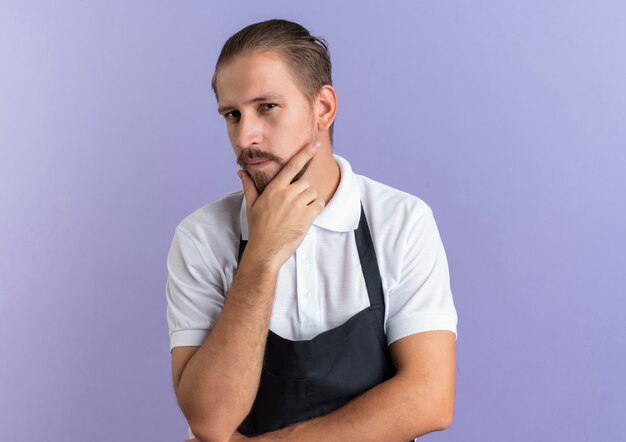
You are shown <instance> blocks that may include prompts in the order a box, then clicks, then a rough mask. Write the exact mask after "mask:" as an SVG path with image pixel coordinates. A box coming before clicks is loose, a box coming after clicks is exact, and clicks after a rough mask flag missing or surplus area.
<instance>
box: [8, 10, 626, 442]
mask: <svg viewBox="0 0 626 442" xmlns="http://www.w3.org/2000/svg"><path fill="white" fill-rule="evenodd" d="M272 17H284V18H288V19H292V20H295V21H299V22H301V23H302V24H303V25H305V26H307V27H308V28H309V29H310V30H311V31H312V32H313V33H314V34H316V35H321V36H324V37H325V38H327V40H328V41H329V43H330V49H331V53H332V58H333V64H334V84H335V86H336V89H337V91H338V94H339V100H340V105H339V113H338V117H337V122H336V138H335V150H336V152H337V153H338V154H340V155H342V156H345V157H346V158H348V159H349V160H350V161H351V162H352V165H353V168H354V170H355V171H356V172H357V173H361V174H364V175H367V176H370V177H372V178H374V179H377V180H379V181H383V182H385V183H387V184H390V185H392V186H394V187H397V188H400V189H402V190H405V191H408V192H410V193H413V194H416V195H418V196H420V197H421V198H422V199H424V200H425V201H426V202H427V203H428V204H429V205H430V206H431V207H432V208H433V211H434V213H435V218H436V219H437V222H438V225H439V229H440V232H441V235H442V239H443V241H444V244H445V247H446V250H447V254H448V259H449V263H450V271H451V278H452V290H453V293H454V296H455V303H456V306H457V310H458V314H459V328H458V330H459V339H458V342H457V345H458V379H457V382H458V383H457V401H456V410H455V411H456V413H455V420H454V423H453V425H452V427H451V428H450V429H449V430H447V431H445V432H441V433H436V434H432V435H429V436H426V437H424V440H433V441H435V440H437V441H494V442H495V441H524V442H527V441H572V442H577V441H613V440H623V438H624V437H626V423H625V421H624V410H625V409H626V399H625V398H626V382H624V379H623V375H624V373H626V356H625V355H624V346H625V342H626V340H625V322H626V321H625V320H626V315H625V314H624V309H625V308H626V297H625V296H624V295H625V294H626V293H625V290H624V287H625V285H626V277H625V274H626V271H625V264H626V262H625V261H626V260H625V258H624V256H625V254H624V247H625V246H626V244H625V243H626V241H624V240H625V234H624V226H626V209H625V207H624V206H625V204H624V202H625V201H626V195H625V193H626V178H625V170H626V151H625V150H626V57H625V54H626V5H625V4H624V3H623V2H621V1H618V0H615V1H598V2H589V1H587V2H583V1H571V0H568V1H549V2H546V1H545V0H544V1H538V0H537V1H523V2H512V1H496V0H494V1H475V2H450V1H429V2H426V1H422V2H408V1H407V2H404V3H402V2H373V3H372V2H369V3H367V4H366V3H362V4H359V9H355V6H354V4H349V3H348V2H345V3H343V4H341V3H338V2H330V1H316V2H308V3H306V4H304V3H297V2H289V1H266V2H236V3H231V2H200V1H184V2H174V1H132V2H125V1H111V2H109V1H107V2H105V1H100V2H94V1H89V2H82V1H56V2H29V1H17V0H10V1H7V0H2V2H1V3H0V211H1V214H2V215H1V217H0V244H1V247H0V271H1V274H0V302H1V304H0V331H1V333H0V348H1V349H2V357H1V362H0V416H2V417H1V418H0V438H1V439H2V440H47V441H85V440H89V441H182V440H184V439H185V436H186V422H185V421H184V418H183V416H182V414H181V413H180V411H179V409H178V407H177V404H176V400H175V397H174V394H173V391H172V387H171V380H170V376H171V375H170V354H169V348H168V345H169V338H168V330H167V323H166V316H165V308H166V301H165V288H164V287H165V280H166V269H165V258H166V254H167V250H168V248H169V245H170V241H171V238H172V235H173V233H174V228H175V226H176V224H177V223H178V222H179V221H180V220H181V219H182V218H183V217H184V216H186V215H187V214H188V213H190V212H191V211H193V210H194V209H196V208H198V207H200V206H201V205H203V204H206V203H208V202H210V201H213V200H215V199H217V198H218V197H220V196H221V195H223V194H225V193H227V192H230V191H232V190H235V189H237V188H238V187H239V182H238V180H237V177H236V176H235V170H236V165H235V162H234V155H233V154H232V151H231V150H230V145H229V143H228V139H227V137H226V132H225V127H224V123H223V121H222V120H221V119H220V117H219V116H218V115H217V112H216V104H215V101H214V97H213V96H212V93H211V91H210V77H211V74H212V72H213V66H214V63H215V60H216V58H217V55H218V52H219V50H220V48H221V45H222V44H223V42H224V41H225V39H226V38H227V37H228V36H230V35H231V34H232V33H234V32H235V31H237V30H238V29H240V28H241V27H243V26H245V25H247V24H249V23H252V22H256V21H260V20H264V19H267V18H272Z"/></svg>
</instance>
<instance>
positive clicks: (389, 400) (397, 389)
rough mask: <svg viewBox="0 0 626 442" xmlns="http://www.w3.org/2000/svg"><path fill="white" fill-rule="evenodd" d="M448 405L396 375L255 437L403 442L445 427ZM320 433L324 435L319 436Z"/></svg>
mask: <svg viewBox="0 0 626 442" xmlns="http://www.w3.org/2000/svg"><path fill="white" fill-rule="evenodd" d="M451 420H452V410H451V408H450V404H449V403H447V402H446V400H444V399H443V398H442V397H440V396H438V395H437V394H435V393H434V392H433V390H432V388H430V387H428V386H427V385H424V386H423V387H420V388H419V389H416V388H415V386H414V385H413V384H412V383H411V382H410V381H409V380H405V379H403V378H402V376H398V375H396V376H395V377H394V378H392V379H390V380H388V381H386V382H384V383H382V384H380V385H378V386H376V387H375V388H373V389H371V390H369V391H367V392H365V393H363V394H362V395H360V396H358V397H357V398H355V399H354V400H352V401H351V402H349V403H347V404H346V405H344V406H343V407H341V408H339V409H337V410H335V411H334V412H333V413H330V414H328V415H326V416H322V417H319V418H316V419H312V420H310V421H305V422H300V423H297V424H294V425H291V426H289V427H286V428H284V429H282V430H279V431H275V432H271V433H266V434H264V435H262V436H258V437H256V438H254V439H255V440H258V441H260V442H261V441H262V442H270V441H272V442H282V441H294V440H297V441H300V442H309V441H311V442H317V441H319V440H322V439H323V440H326V441H331V442H332V441H372V442H378V441H381V440H384V441H390V442H396V441H397V442H406V441H409V440H412V439H413V438H415V437H419V436H422V435H424V434H427V433H430V432H433V431H439V430H443V429H446V428H447V427H448V426H449V425H450V422H451ZM322 435H323V437H322Z"/></svg>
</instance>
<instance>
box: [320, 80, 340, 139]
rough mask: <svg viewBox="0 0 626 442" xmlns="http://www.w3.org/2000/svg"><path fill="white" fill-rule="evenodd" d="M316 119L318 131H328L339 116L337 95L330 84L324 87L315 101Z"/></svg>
mask: <svg viewBox="0 0 626 442" xmlns="http://www.w3.org/2000/svg"><path fill="white" fill-rule="evenodd" d="M315 112H316V115H315V117H316V118H317V130H319V131H320V132H322V131H325V130H328V128H330V126H331V124H333V121H335V115H336V114H337V94H336V93H335V89H334V88H333V87H332V86H331V85H330V84H325V85H324V86H322V87H321V88H320V90H319V92H318V93H317V98H316V100H315Z"/></svg>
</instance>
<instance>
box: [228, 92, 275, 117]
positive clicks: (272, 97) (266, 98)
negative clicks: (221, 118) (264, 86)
mask: <svg viewBox="0 0 626 442" xmlns="http://www.w3.org/2000/svg"><path fill="white" fill-rule="evenodd" d="M281 99H282V97H281V96H279V95H263V96H261V97H256V98H253V99H252V100H248V101H246V102H245V103H244V104H253V103H259V102H261V101H279V100H281ZM233 109H234V107H233V106H231V105H229V104H225V105H223V106H219V107H218V108H217V112H218V113H220V114H223V113H225V112H226V111H230V110H233Z"/></svg>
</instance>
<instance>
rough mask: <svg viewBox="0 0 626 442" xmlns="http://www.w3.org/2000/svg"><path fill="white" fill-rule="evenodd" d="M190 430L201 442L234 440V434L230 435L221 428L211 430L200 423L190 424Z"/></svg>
mask: <svg viewBox="0 0 626 442" xmlns="http://www.w3.org/2000/svg"><path fill="white" fill-rule="evenodd" d="M189 428H191V432H192V433H193V435H194V436H195V438H196V439H198V440H199V441H200V442H228V441H229V440H231V438H232V433H231V434H228V432H226V431H222V430H220V429H219V428H210V427H207V426H206V425H199V424H198V423H191V422H190V423H189Z"/></svg>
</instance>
